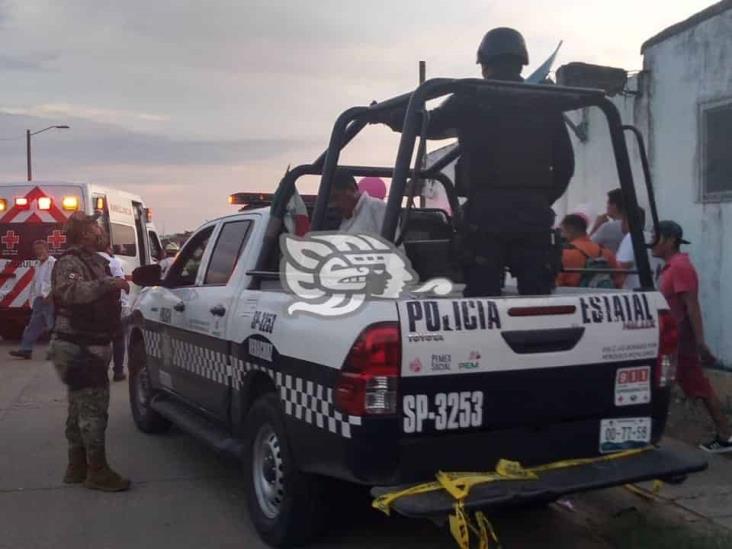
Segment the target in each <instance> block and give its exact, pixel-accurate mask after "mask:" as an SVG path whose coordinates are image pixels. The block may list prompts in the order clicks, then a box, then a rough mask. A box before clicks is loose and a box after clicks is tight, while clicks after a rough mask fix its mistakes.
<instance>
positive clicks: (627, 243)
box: [615, 207, 660, 290]
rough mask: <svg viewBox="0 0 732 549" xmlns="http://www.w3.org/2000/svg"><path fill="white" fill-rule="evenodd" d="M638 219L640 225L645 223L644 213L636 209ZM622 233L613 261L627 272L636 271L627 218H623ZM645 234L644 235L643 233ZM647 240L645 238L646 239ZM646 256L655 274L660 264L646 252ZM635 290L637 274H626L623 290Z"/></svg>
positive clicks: (638, 280) (637, 281) (638, 279)
mask: <svg viewBox="0 0 732 549" xmlns="http://www.w3.org/2000/svg"><path fill="white" fill-rule="evenodd" d="M638 218H639V219H640V222H641V223H642V224H644V223H645V219H646V212H645V211H644V210H643V208H640V207H639V208H638ZM622 221H623V227H622V229H623V232H624V233H625V236H624V237H623V240H621V241H620V246H619V247H618V253H617V254H616V255H615V259H616V260H617V261H618V265H619V266H620V268H621V269H628V270H638V266H637V265H636V262H635V250H634V249H633V241H632V240H631V238H630V232H629V231H630V229H629V227H628V218H627V216H623V220H622ZM644 234H645V233H644ZM645 236H646V237H648V235H645ZM646 239H647V238H646ZM646 254H647V255H648V262H649V264H650V266H651V272H652V273H655V272H656V271H657V269H658V268H659V267H660V262H659V260H658V258H655V257H651V254H650V253H649V252H648V251H646ZM636 288H640V278H639V277H638V275H637V274H628V275H625V281H624V282H623V289H624V290H635V289H636Z"/></svg>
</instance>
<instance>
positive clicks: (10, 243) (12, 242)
mask: <svg viewBox="0 0 732 549" xmlns="http://www.w3.org/2000/svg"><path fill="white" fill-rule="evenodd" d="M0 242H2V243H3V246H5V247H6V248H7V249H8V250H13V249H14V248H15V246H16V245H17V244H18V243H19V242H20V237H19V236H18V235H17V234H15V231H5V236H3V237H0Z"/></svg>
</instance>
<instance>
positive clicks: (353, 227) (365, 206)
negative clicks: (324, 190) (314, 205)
mask: <svg viewBox="0 0 732 549" xmlns="http://www.w3.org/2000/svg"><path fill="white" fill-rule="evenodd" d="M330 203H331V205H332V206H333V207H334V208H335V209H337V210H338V212H339V213H340V214H341V217H342V219H341V224H340V226H339V228H338V230H339V231H341V232H344V233H349V234H374V235H379V234H381V226H382V225H383V223H384V216H385V215H386V204H385V203H384V202H382V201H381V200H379V199H378V198H372V197H371V196H369V195H368V193H363V192H359V190H358V185H357V184H356V179H355V178H354V177H353V176H352V175H350V174H348V173H346V172H344V171H340V170H339V171H337V172H336V174H335V177H334V179H333V188H332V190H331V198H330Z"/></svg>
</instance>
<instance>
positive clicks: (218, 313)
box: [211, 305, 226, 316]
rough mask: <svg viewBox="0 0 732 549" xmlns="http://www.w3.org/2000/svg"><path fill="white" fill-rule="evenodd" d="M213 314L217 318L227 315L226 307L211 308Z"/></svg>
mask: <svg viewBox="0 0 732 549" xmlns="http://www.w3.org/2000/svg"><path fill="white" fill-rule="evenodd" d="M211 314H212V315H216V316H224V315H225V314H226V307H224V306H223V305H216V306H215V307H211Z"/></svg>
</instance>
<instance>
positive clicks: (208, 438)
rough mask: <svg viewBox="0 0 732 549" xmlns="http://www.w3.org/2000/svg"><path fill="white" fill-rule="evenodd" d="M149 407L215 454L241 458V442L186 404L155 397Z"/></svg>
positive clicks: (158, 396)
mask: <svg viewBox="0 0 732 549" xmlns="http://www.w3.org/2000/svg"><path fill="white" fill-rule="evenodd" d="M150 406H151V407H152V409H153V410H155V411H156V412H157V413H159V414H160V415H161V416H163V417H164V418H166V419H169V420H170V421H172V422H173V423H174V424H175V425H177V426H178V427H180V428H181V429H182V430H183V431H185V432H186V433H188V434H190V435H193V436H194V437H196V438H197V439H199V440H200V441H202V442H204V443H205V444H207V445H209V446H211V447H212V448H213V449H214V450H215V451H216V452H219V453H221V454H228V455H231V456H233V457H235V458H237V459H240V458H241V456H242V453H243V451H244V445H243V444H242V442H241V441H239V440H237V439H235V438H233V437H232V436H231V434H230V433H228V432H227V431H226V430H225V429H223V428H222V427H220V426H219V425H217V424H216V423H214V422H213V421H210V420H208V419H206V418H205V417H203V416H201V414H199V413H198V412H196V411H195V410H193V409H192V408H190V407H189V406H187V405H186V404H184V403H182V402H179V401H176V400H173V399H172V398H169V397H166V396H165V395H157V396H156V397H155V398H154V399H153V401H152V402H151V403H150Z"/></svg>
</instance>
